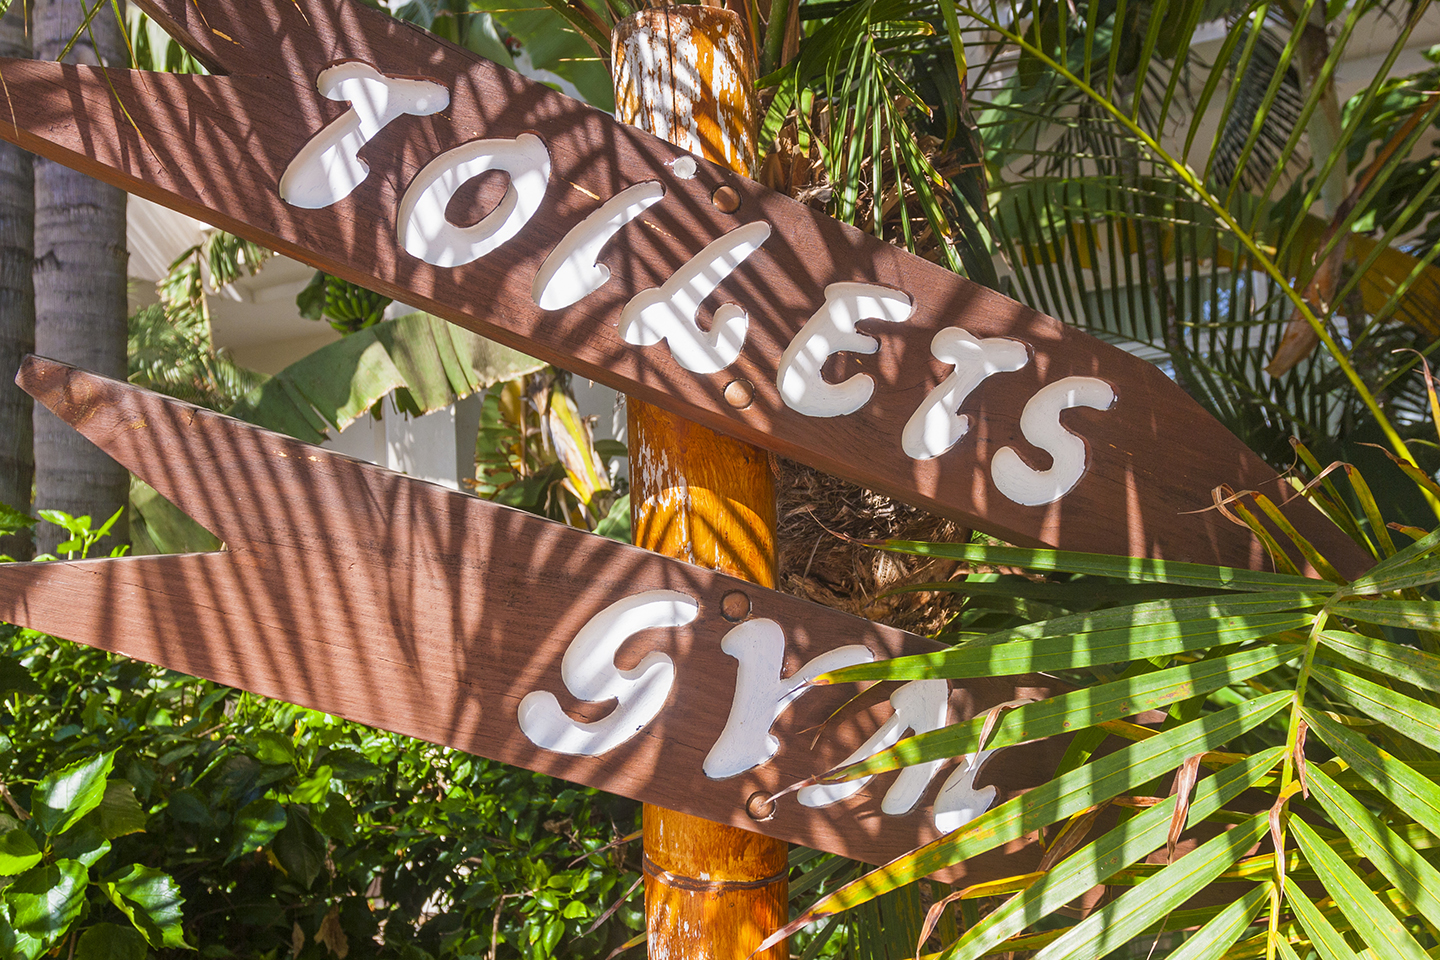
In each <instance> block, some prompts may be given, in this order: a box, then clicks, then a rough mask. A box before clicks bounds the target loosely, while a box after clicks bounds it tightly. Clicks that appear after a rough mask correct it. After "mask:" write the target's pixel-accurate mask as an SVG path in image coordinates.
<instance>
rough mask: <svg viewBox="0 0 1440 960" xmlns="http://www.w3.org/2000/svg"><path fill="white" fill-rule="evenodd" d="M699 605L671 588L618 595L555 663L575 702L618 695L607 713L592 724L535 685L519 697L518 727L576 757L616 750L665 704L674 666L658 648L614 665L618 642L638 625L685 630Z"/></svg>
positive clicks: (538, 743) (537, 741)
mask: <svg viewBox="0 0 1440 960" xmlns="http://www.w3.org/2000/svg"><path fill="white" fill-rule="evenodd" d="M699 611H700V606H699V604H697V603H696V602H695V601H694V600H692V599H691V598H689V597H687V596H686V595H685V594H683V593H677V592H675V591H674V590H647V591H645V592H644V593H639V594H636V595H635V596H633V597H626V598H625V599H624V600H617V601H616V602H615V603H612V604H610V606H608V607H606V608H605V609H604V610H601V611H600V612H599V613H597V614H596V615H595V616H593V617H591V618H590V622H589V623H587V624H585V626H583V627H581V628H580V632H579V633H577V634H575V639H574V640H572V641H570V646H569V647H567V648H566V650H565V657H564V659H562V660H561V661H560V679H561V680H563V681H564V683H565V689H567V690H569V691H570V692H571V693H572V694H574V695H575V697H576V698H577V699H579V700H588V701H589V702H591V703H601V702H603V701H606V700H618V701H619V703H617V704H616V706H615V709H614V710H613V711H612V712H611V713H610V715H609V716H607V717H605V718H604V719H602V720H596V721H594V722H593V723H582V722H580V721H579V720H575V719H572V718H571V717H570V716H568V715H567V714H566V713H565V711H564V710H562V709H560V701H559V699H558V698H557V697H556V696H555V694H553V693H550V692H549V691H545V690H536V691H534V692H533V693H529V694H526V696H525V699H524V700H521V701H520V729H521V731H522V732H523V733H524V734H525V736H527V737H529V738H530V741H531V742H532V743H534V744H535V745H536V746H537V747H544V748H545V749H546V750H554V751H555V752H556V753H568V754H571V755H573V756H580V757H596V756H599V755H600V754H602V753H606V752H608V751H610V750H613V749H615V748H616V747H618V746H620V744H622V743H624V742H625V741H626V740H629V739H630V738H631V737H633V736H635V734H637V733H639V732H640V731H641V730H642V729H644V727H645V725H646V724H648V723H649V722H650V721H651V720H654V719H655V716H656V714H658V713H659V712H660V709H661V708H662V707H663V706H665V699H666V698H667V697H668V696H669V695H670V687H671V686H672V685H673V684H674V682H675V663H674V661H673V660H671V659H670V658H669V657H667V656H666V655H665V654H663V653H660V652H659V651H658V650H656V651H651V652H650V653H647V654H646V655H645V656H644V657H643V658H642V659H641V660H640V662H639V663H637V664H636V665H635V666H634V667H632V668H631V669H629V670H619V669H617V668H616V667H615V654H616V653H617V652H619V650H620V645H621V644H623V643H624V642H625V641H626V640H628V639H629V638H630V637H631V636H633V635H634V634H637V633H639V632H640V631H641V630H649V629H652V628H655V627H683V626H684V625H685V624H687V623H689V622H690V621H692V620H694V619H695V616H696V614H698V613H699Z"/></svg>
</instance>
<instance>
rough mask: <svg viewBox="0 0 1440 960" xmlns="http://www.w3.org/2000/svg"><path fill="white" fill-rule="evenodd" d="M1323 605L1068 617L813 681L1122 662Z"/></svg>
mask: <svg viewBox="0 0 1440 960" xmlns="http://www.w3.org/2000/svg"><path fill="white" fill-rule="evenodd" d="M1323 602H1324V599H1323V597H1319V596H1316V595H1313V594H1291V593H1286V594H1246V595H1238V596H1233V597H1229V596H1227V597H1225V598H1222V599H1211V598H1204V597H1199V598H1187V599H1181V600H1164V601H1155V602H1152V603H1143V604H1136V605H1134V606H1131V607H1117V608H1112V609H1109V610H1101V611H1098V612H1095V613H1082V614H1072V615H1070V616H1066V617H1060V618H1059V619H1056V620H1048V621H1045V622H1044V623H1037V624H1032V625H1030V626H1026V627H1020V628H1017V629H1015V630H1010V631H1006V632H1003V633H997V634H991V635H990V636H987V637H985V638H984V639H983V640H981V641H977V642H972V643H969V644H966V645H965V646H963V647H958V648H955V649H952V650H944V651H940V652H938V653H930V654H920V655H917V656H911V657H900V658H898V659H895V660H882V661H879V662H877V663H867V664H860V665H859V666H855V667H847V668H846V669H844V670H836V671H834V672H832V673H828V674H825V675H824V676H822V677H819V678H817V680H816V682H817V683H847V682H852V681H855V680H878V679H887V680H902V679H903V680H914V679H920V678H924V677H945V678H948V679H952V680H958V679H964V678H968V677H992V676H1013V675H1015V674H1020V673H1029V672H1031V671H1037V670H1061V669H1076V668H1079V667H1087V666H1097V665H1103V664H1110V663H1122V662H1124V663H1128V662H1130V661H1132V660H1139V659H1142V658H1145V657H1159V656H1166V655H1169V654H1175V653H1181V652H1184V651H1187V650H1201V649H1204V648H1206V647H1212V646H1216V645H1218V644H1226V643H1241V642H1244V641H1247V640H1256V639H1259V638H1261V637H1267V636H1270V635H1272V634H1276V633H1282V632H1284V631H1286V630H1298V629H1303V628H1305V627H1308V626H1309V625H1310V623H1311V622H1312V621H1313V619H1314V617H1313V616H1312V615H1311V614H1309V613H1307V612H1305V611H1306V610H1308V609H1309V608H1312V607H1317V606H1320V605H1321V604H1322V603H1323Z"/></svg>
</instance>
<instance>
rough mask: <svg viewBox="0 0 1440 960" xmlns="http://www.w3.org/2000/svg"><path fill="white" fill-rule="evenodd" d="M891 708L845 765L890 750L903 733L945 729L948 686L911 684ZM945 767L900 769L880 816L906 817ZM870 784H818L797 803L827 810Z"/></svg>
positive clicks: (892, 699) (866, 779)
mask: <svg viewBox="0 0 1440 960" xmlns="http://www.w3.org/2000/svg"><path fill="white" fill-rule="evenodd" d="M890 705H891V706H892V707H894V708H895V713H894V714H893V715H892V716H891V717H890V719H889V720H886V721H885V722H884V723H883V724H882V725H881V726H880V729H879V730H876V731H875V732H874V733H873V734H871V736H870V739H869V740H866V741H865V742H864V743H863V744H861V745H860V749H858V750H856V751H855V752H854V753H852V754H851V755H850V756H849V757H848V758H846V760H845V762H846V763H856V762H857V761H860V760H864V759H865V758H866V757H871V756H874V755H875V754H877V753H879V752H880V751H881V750H888V749H890V748H891V747H893V746H895V744H897V743H899V742H900V740H901V738H902V737H904V735H905V731H906V730H914V731H915V732H916V733H928V732H929V731H931V730H939V729H940V728H941V727H943V726H945V725H946V724H947V723H949V722H950V685H949V684H948V683H946V682H945V681H944V680H912V681H911V682H909V683H907V684H905V686H903V687H901V688H900V689H899V690H896V691H895V692H894V693H893V694H892V695H891V696H890ZM944 764H945V761H944V760H931V761H929V762H927V763H917V764H915V765H914V766H909V767H904V768H902V769H901V771H900V775H899V776H898V777H896V778H895V782H894V783H892V784H891V785H890V789H889V790H888V791H886V793H885V799H884V800H882V801H881V802H880V810H881V812H883V813H886V814H889V815H890V816H892V817H898V816H900V815H902V814H906V813H909V812H910V811H911V810H912V809H913V808H914V806H915V804H917V803H919V802H920V798H921V797H922V796H923V795H924V793H925V788H926V787H928V786H929V785H930V781H931V779H932V778H933V777H934V776H935V774H936V773H937V772H939V770H940V768H941V767H942V766H944ZM869 781H870V778H869V777H861V778H859V779H858V780H845V781H842V782H840V783H818V784H815V785H813V786H809V787H805V788H803V789H801V791H800V793H799V795H798V796H797V798H796V799H798V800H799V801H800V802H801V803H802V804H803V805H805V806H807V807H827V806H829V805H830V804H832V803H838V802H839V801H841V800H844V799H845V798H846V797H849V796H852V795H854V794H855V793H856V792H857V791H859V790H860V788H861V787H863V786H865V784H866V783H868V782H869Z"/></svg>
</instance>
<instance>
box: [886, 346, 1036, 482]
mask: <svg viewBox="0 0 1440 960" xmlns="http://www.w3.org/2000/svg"><path fill="white" fill-rule="evenodd" d="M930 352H931V353H932V354H934V356H935V359H936V360H939V361H941V362H942V363H948V364H951V365H953V366H954V367H955V369H954V371H952V372H951V374H950V375H949V376H948V377H946V378H945V379H944V380H943V381H942V382H941V383H940V385H939V386H938V387H936V388H935V389H934V390H931V391H930V395H929V396H927V397H926V398H925V400H924V401H923V402H922V403H921V404H920V406H919V407H918V408H917V409H916V410H915V412H914V414H912V415H911V417H910V420H909V421H908V422H907V423H906V424H905V430H904V432H903V433H901V435H900V446H901V447H902V448H904V450H905V455H906V456H908V457H910V459H912V460H930V459H932V458H934V457H938V456H940V454H942V453H944V452H945V451H947V450H949V449H950V448H951V447H953V446H955V444H957V443H959V442H960V438H961V437H963V436H965V434H966V433H968V432H969V431H970V418H969V417H968V416H965V415H963V414H961V413H960V405H961V404H963V403H964V402H965V398H966V397H968V396H970V394H971V392H972V391H973V390H974V389H975V388H976V387H978V386H980V384H981V383H983V382H985V378H986V377H989V376H991V375H993V374H997V373H1008V372H1010V371H1012V370H1019V369H1020V368H1021V367H1023V366H1025V364H1027V363H1029V362H1030V354H1029V351H1027V350H1026V349H1025V344H1023V343H1021V342H1020V341H1019V340H1011V339H1010V338H1008V337H987V338H986V339H984V340H977V339H975V337H973V336H971V335H970V334H969V333H966V332H965V331H964V330H961V329H960V328H959V327H946V328H945V329H944V330H941V331H940V332H939V333H937V334H935V339H933V340H931V341H930Z"/></svg>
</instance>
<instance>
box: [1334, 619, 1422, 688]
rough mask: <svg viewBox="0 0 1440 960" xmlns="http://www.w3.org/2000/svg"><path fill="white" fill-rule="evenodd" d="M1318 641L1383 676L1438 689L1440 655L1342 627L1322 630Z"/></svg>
mask: <svg viewBox="0 0 1440 960" xmlns="http://www.w3.org/2000/svg"><path fill="white" fill-rule="evenodd" d="M1320 642H1321V643H1323V644H1324V645H1325V646H1326V647H1329V648H1330V649H1331V650H1334V651H1335V652H1336V653H1338V654H1340V655H1342V656H1344V657H1346V658H1347V659H1350V660H1353V661H1355V662H1356V663H1359V664H1362V665H1364V666H1366V667H1369V668H1370V669H1371V670H1374V671H1375V672H1376V673H1379V674H1381V675H1383V676H1389V677H1394V678H1395V679H1397V680H1403V681H1404V682H1405V683H1411V684H1414V685H1415V686H1417V687H1421V688H1423V689H1426V690H1433V691H1436V692H1440V656H1436V655H1435V654H1433V653H1426V652H1425V651H1423V650H1417V649H1415V648H1414V647H1403V646H1401V645H1400V644H1398V643H1391V642H1390V641H1388V640H1377V639H1375V638H1374V637H1367V636H1364V635H1362V634H1358V633H1350V632H1347V631H1343V630H1322V631H1321V632H1320Z"/></svg>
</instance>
